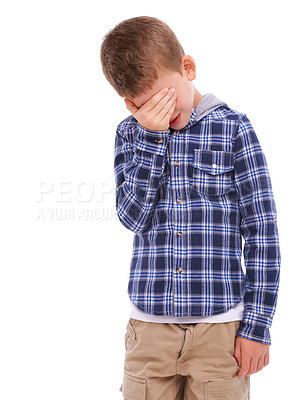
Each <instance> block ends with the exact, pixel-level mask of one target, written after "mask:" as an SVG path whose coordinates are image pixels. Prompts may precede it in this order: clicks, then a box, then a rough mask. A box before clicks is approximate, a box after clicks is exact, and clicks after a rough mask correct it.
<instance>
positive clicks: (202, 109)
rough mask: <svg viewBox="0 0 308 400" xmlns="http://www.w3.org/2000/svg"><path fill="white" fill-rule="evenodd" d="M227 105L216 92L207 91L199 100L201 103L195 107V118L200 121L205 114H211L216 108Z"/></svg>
mask: <svg viewBox="0 0 308 400" xmlns="http://www.w3.org/2000/svg"><path fill="white" fill-rule="evenodd" d="M223 105H226V106H227V103H225V102H224V101H222V100H219V99H218V98H217V97H216V96H215V95H214V94H212V93H207V94H205V95H204V96H203V98H202V99H201V100H200V101H199V103H198V104H197V105H196V107H195V108H194V111H195V116H196V117H195V118H196V120H197V121H200V119H201V118H203V117H204V116H205V115H207V114H209V113H210V112H212V111H213V110H215V109H216V108H218V107H220V106H223Z"/></svg>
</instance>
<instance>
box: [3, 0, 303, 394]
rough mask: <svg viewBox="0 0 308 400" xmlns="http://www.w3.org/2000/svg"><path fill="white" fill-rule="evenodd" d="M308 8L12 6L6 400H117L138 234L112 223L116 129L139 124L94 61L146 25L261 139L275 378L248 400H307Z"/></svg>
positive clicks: (270, 372)
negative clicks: (267, 195) (119, 37)
mask: <svg viewBox="0 0 308 400" xmlns="http://www.w3.org/2000/svg"><path fill="white" fill-rule="evenodd" d="M304 7H305V2H304V1H296V0H293V1H292V2H286V1H258V2H252V1H247V0H246V1H229V0H225V1H205V0H202V1H194V2H179V1H176V2H173V1H169V2H167V1H158V0H156V1H155V2H148V3H146V2H144V1H129V2H124V1H123V2H104V1H90V0H88V1H76V0H75V1H68V0H61V1H58V0H54V1H30V0H29V1H23V2H22V1H11V2H6V4H4V3H2V6H1V12H0V18H1V20H0V29H1V32H0V33H1V74H0V79H1V82H0V87H1V119H0V123H1V143H2V144H1V150H0V151H1V156H0V163H1V166H0V167H1V222H0V223H1V246H0V249H1V250H0V254H1V278H0V313H1V314H0V324H1V326H0V347H1V349H0V350H1V352H0V365H1V370H0V398H1V400H10V399H14V400H15V399H16V400H17V399H18V400H23V399H31V400H36V399H39V400H42V399H44V400H49V399H52V400H54V399H57V400H64V399H65V400H69V399H74V400H79V399H84V400H88V399H91V400H98V399H112V400H113V399H119V400H120V399H121V398H122V395H121V393H120V392H119V387H120V384H121V383H122V375H123V363H124V352H125V348H124V334H125V327H126V324H127V320H128V318H129V312H130V306H129V298H128V295H127V292H126V290H127V284H128V276H129V264H130V257H131V251H132V241H133V235H134V234H133V233H132V232H130V231H129V230H127V229H126V228H124V226H122V225H121V223H120V222H119V220H118V219H117V217H116V214H115V191H114V175H113V150H114V136H115V129H116V126H117V124H118V123H119V122H120V121H122V120H123V119H124V118H125V117H126V116H128V115H129V114H128V111H127V110H126V108H125V106H124V102H123V99H121V98H120V97H119V96H118V95H117V94H116V93H115V92H114V90H113V89H112V88H111V86H110V85H109V83H108V82H107V81H106V80H105V78H104V76H103V73H102V69H101V65H100V54H99V52H100V44H101V41H102V38H103V36H104V35H105V34H106V33H107V32H108V30H109V29H112V28H113V27H114V26H115V25H116V24H117V23H119V22H120V21H122V20H124V19H127V18H131V17H136V16H141V15H148V16H155V17H158V18H160V19H162V20H164V21H165V22H166V23H167V24H168V25H169V26H170V27H171V28H172V29H173V30H174V32H175V33H176V35H177V36H178V38H179V40H180V42H181V43H182V46H183V48H184V50H185V52H186V54H189V55H191V56H192V57H194V59H195V61H196V64H197V78H196V80H195V82H194V83H195V86H196V88H197V89H198V90H199V92H201V93H202V94H205V93H214V94H215V95H216V96H217V97H218V98H220V99H222V100H224V101H226V102H227V103H228V105H229V106H230V107H231V108H234V109H236V110H238V111H241V112H244V113H246V114H247V116H248V118H250V120H251V122H252V124H253V126H254V128H255V131H256V133H257V135H258V138H259V141H260V143H261V146H262V148H263V150H264V153H265V155H266V158H267V161H268V166H269V170H270V174H271V179H272V185H273V190H274V195H275V199H276V206H277V212H278V220H277V221H278V222H277V223H278V230H279V233H280V242H281V253H282V270H281V284H280V294H279V299H278V306H277V311H276V315H275V317H274V322H273V325H272V328H271V335H272V346H271V348H270V364H269V365H268V366H267V367H266V368H264V369H263V370H262V371H261V372H259V373H257V374H254V375H252V377H251V399H252V400H259V399H260V398H262V399H264V400H267V399H278V398H281V397H282V396H284V398H293V399H295V398H303V396H304V393H306V372H307V371H306V370H305V367H304V365H303V364H302V362H303V361H305V360H307V356H308V355H307V346H306V337H307V335H306V315H307V306H306V304H307V266H308V265H307V248H308V245H307V243H308V241H307V223H308V220H307V197H305V196H307V194H306V193H307V166H308V164H307V160H308V156H307V134H308V132H307V94H306V93H307V89H308V88H307V70H308V65H307V58H306V55H305V53H306V49H307V30H306V29H305V26H306V25H307V24H306V23H307V20H306V13H305V9H304ZM41 189H42V190H43V191H44V194H43V195H42V197H41ZM91 196H92V197H91ZM41 199H42V200H41ZM168 400H169V399H168ZM170 400H172V399H170Z"/></svg>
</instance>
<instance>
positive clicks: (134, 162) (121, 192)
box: [114, 123, 169, 233]
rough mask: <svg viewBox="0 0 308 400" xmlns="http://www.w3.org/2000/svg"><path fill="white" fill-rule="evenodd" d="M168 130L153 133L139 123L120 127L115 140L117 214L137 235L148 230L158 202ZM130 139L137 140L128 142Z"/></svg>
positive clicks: (164, 164)
mask: <svg viewBox="0 0 308 400" xmlns="http://www.w3.org/2000/svg"><path fill="white" fill-rule="evenodd" d="M168 134H169V130H167V131H151V130H148V129H145V128H144V127H142V126H141V125H139V124H138V123H136V124H130V126H126V125H124V126H123V124H119V125H118V127H117V131H116V137H115V149H114V174H115V182H116V211H117V215H118V218H119V220H120V221H121V223H122V224H123V225H124V226H125V227H126V228H128V229H130V230H131V231H133V232H135V233H142V232H144V231H146V230H147V229H148V228H149V227H150V225H151V221H152V217H153V213H154V210H155V207H156V205H157V202H158V197H159V189H160V184H161V177H162V174H163V172H164V169H165V167H166V157H165V153H166V148H167V145H168ZM128 136H130V137H134V140H133V141H132V140H130V141H129V140H128Z"/></svg>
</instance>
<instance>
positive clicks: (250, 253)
mask: <svg viewBox="0 0 308 400" xmlns="http://www.w3.org/2000/svg"><path fill="white" fill-rule="evenodd" d="M101 62H102V68H103V72H104V74H105V76H106V78H107V80H108V81H109V82H110V84H111V85H112V86H113V87H114V89H115V90H116V92H117V93H118V94H119V95H120V96H121V97H124V101H125V104H126V107H127V109H128V110H129V111H130V112H131V114H132V115H130V116H129V117H127V118H126V119H125V120H124V121H122V122H121V123H120V124H119V125H118V127H117V131H116V138H115V161H114V170H115V180H116V210H117V215H118V217H119V220H120V221H121V223H122V224H123V225H124V226H125V227H126V228H128V229H130V230H131V231H133V232H134V233H135V236H134V243H133V253H132V259H131V265H130V277H129V284H128V294H129V297H130V300H131V306H132V311H131V315H130V318H129V321H128V323H127V326H126V334H125V349H126V353H125V363H124V378H123V383H122V385H121V387H120V390H121V391H122V393H123V396H124V398H125V399H127V400H128V399H140V400H141V399H148V400H158V399H166V400H175V399H177V400H179V399H185V400H186V399H187V400H192V399H200V400H201V399H207V398H211V399H234V400H236V399H241V400H243V399H249V396H250V393H249V383H250V375H251V374H253V373H255V372H258V371H260V370H261V369H262V368H263V367H264V366H266V365H267V364H268V362H269V346H270V344H271V340H270V333H269V328H270V326H271V323H272V318H273V315H274V312H275V307H276V302H277V293H278V285H279V273H280V248H279V239H278V229H277V219H276V216H277V212H276V207H275V202H274V197H273V192H272V187H271V181H270V177H269V172H268V168H267V164H266V159H265V156H264V154H263V151H262V149H261V146H260V144H259V141H258V139H257V136H256V134H255V132H254V129H253V127H252V125H251V123H250V121H249V119H248V118H247V116H246V115H245V114H243V113H241V112H238V111H235V110H233V109H231V108H229V107H228V105H227V104H226V103H225V102H223V101H221V100H219V99H217V97H216V96H214V95H213V94H209V93H208V94H205V95H201V94H200V93H199V92H198V90H197V89H196V88H195V87H194V85H193V84H192V81H193V80H194V79H195V77H196V65H195V62H194V60H193V58H192V57H191V56H188V55H185V53H184V50H183V48H182V47H181V45H180V43H179V41H178V39H177V38H176V36H175V34H174V33H173V32H172V30H171V29H170V28H169V26H168V25H166V24H165V23H164V22H162V21H160V20H158V19H156V18H150V17H137V18H131V19H128V20H125V21H123V22H121V23H120V24H118V25H117V26H116V27H115V28H114V29H113V30H111V31H110V32H109V33H108V34H107V35H106V36H105V37H104V40H103V42H102V45H101ZM242 237H243V239H244V248H243V249H242ZM242 254H243V256H244V262H245V265H244V268H245V273H244V272H243V269H242V265H241V256H242Z"/></svg>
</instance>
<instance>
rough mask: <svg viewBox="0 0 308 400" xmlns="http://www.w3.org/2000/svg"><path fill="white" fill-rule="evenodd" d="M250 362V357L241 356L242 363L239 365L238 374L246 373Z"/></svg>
mask: <svg viewBox="0 0 308 400" xmlns="http://www.w3.org/2000/svg"><path fill="white" fill-rule="evenodd" d="M250 362H251V358H250V357H245V356H243V357H242V365H241V369H240V370H239V372H238V374H237V375H238V376H246V375H248V372H249V370H250Z"/></svg>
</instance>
